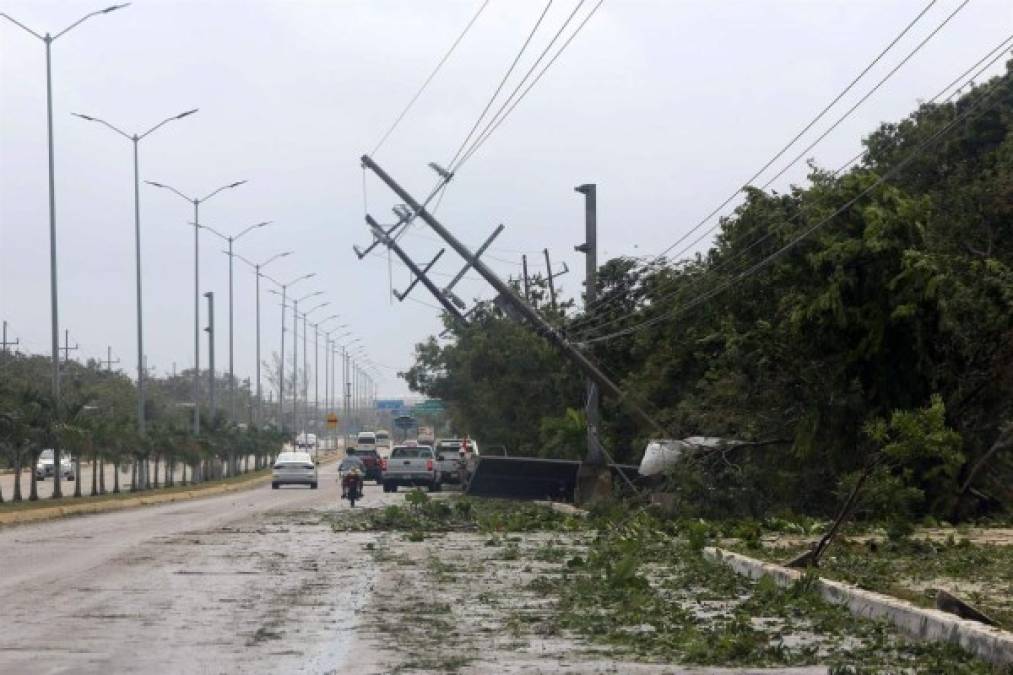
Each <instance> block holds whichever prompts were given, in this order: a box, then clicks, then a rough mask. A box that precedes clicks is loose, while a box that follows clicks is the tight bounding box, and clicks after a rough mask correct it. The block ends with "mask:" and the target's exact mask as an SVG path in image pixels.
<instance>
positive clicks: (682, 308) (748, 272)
mask: <svg viewBox="0 0 1013 675" xmlns="http://www.w3.org/2000/svg"><path fill="white" fill-rule="evenodd" d="M998 90H999V87H998V86H997V87H996V90H995V91H993V92H992V93H990V94H988V95H986V96H984V97H982V98H981V99H980V100H979V101H977V102H975V103H974V104H972V105H971V106H969V107H968V108H967V110H965V111H964V112H962V113H960V114H959V115H957V116H956V117H954V119H952V120H951V121H950V122H949V123H948V124H946V126H944V127H943V128H941V129H939V130H938V131H936V132H935V133H934V134H932V135H931V136H929V137H928V138H927V139H925V140H924V141H922V142H921V143H919V144H918V146H917V147H916V148H915V149H914V150H913V151H912V152H911V153H909V154H908V155H907V157H905V158H904V159H903V160H901V161H900V162H899V163H897V164H896V165H895V166H893V167H891V168H890V169H889V170H888V171H887V172H886V173H884V174H883V175H882V176H880V177H879V178H877V179H876V180H875V181H874V182H873V183H871V184H870V185H869V186H867V187H866V188H865V189H863V190H862V191H861V192H859V193H858V194H857V195H855V196H854V197H852V198H851V199H849V200H848V201H846V202H845V203H844V204H842V205H841V206H840V207H838V208H837V209H836V210H835V211H834V212H833V213H831V214H830V215H829V216H827V217H826V218H823V219H822V220H820V221H818V222H817V223H816V224H814V225H812V226H810V227H809V228H807V229H806V230H804V231H803V232H802V233H801V234H799V235H798V236H796V237H795V238H793V239H792V240H790V241H789V242H788V243H786V244H785V245H784V246H782V247H781V248H779V249H778V250H776V251H774V252H773V253H771V254H770V255H768V256H767V257H765V258H763V259H761V260H760V261H758V262H756V263H754V264H753V265H751V266H750V267H748V268H746V269H745V270H743V271H741V272H739V273H737V274H735V275H734V276H732V277H731V278H729V279H727V280H725V281H724V282H723V283H721V284H719V285H718V286H716V287H715V288H713V289H711V290H709V291H705V292H704V293H701V294H700V295H698V296H696V297H695V298H693V299H692V300H690V301H689V302H687V303H685V304H683V305H679V306H677V307H673V308H672V309H670V310H668V311H666V312H665V313H663V314H660V315H658V316H655V317H652V318H650V319H646V320H644V321H641V322H639V323H637V324H634V325H633V326H628V327H626V328H624V329H621V330H618V331H614V332H612V333H608V334H606V335H601V336H598V337H594V338H590V339H586V340H584V342H585V343H586V344H594V343H598V342H604V341H607V340H611V339H614V338H616V337H621V336H623V335H629V334H631V333H634V332H637V331H639V330H642V329H644V328H648V327H650V326H652V325H655V324H657V323H659V322H661V321H663V320H665V319H667V318H670V317H674V316H676V315H678V314H680V313H683V312H686V311H688V310H690V309H692V308H693V307H696V306H697V305H700V304H702V303H703V302H706V301H707V300H709V299H710V298H712V297H714V296H716V295H718V294H719V293H721V292H722V291H724V290H725V289H727V288H729V287H731V286H733V285H734V284H736V283H738V282H740V281H742V280H743V279H745V278H747V277H749V276H752V275H753V274H755V273H756V272H758V271H759V270H761V269H762V268H764V267H766V266H767V265H768V264H770V263H771V262H773V261H775V260H777V259H778V258H780V257H781V256H783V255H784V254H785V253H787V252H788V251H790V250H791V249H793V248H794V247H795V246H796V245H798V243H799V242H801V241H802V240H804V239H806V238H807V237H808V236H809V235H810V234H812V233H813V232H815V231H816V230H818V229H820V228H822V227H824V226H825V225H826V224H827V223H829V222H830V221H832V220H833V219H834V218H836V217H837V216H838V215H840V214H841V213H843V212H845V211H847V210H848V209H850V208H851V207H852V206H853V205H854V204H855V203H857V202H858V201H859V200H860V199H861V198H863V197H864V196H866V195H867V194H869V193H870V192H872V191H873V190H875V189H876V188H878V187H879V186H880V185H882V184H883V183H885V182H886V181H887V180H888V179H889V178H891V177H892V176H894V175H895V174H896V173H898V172H899V171H900V170H901V169H903V168H904V167H905V166H907V164H909V163H910V162H911V161H912V160H913V159H914V158H915V157H917V156H918V155H919V154H920V153H921V152H922V151H923V150H924V149H925V148H927V147H928V146H929V145H931V144H932V143H934V142H935V141H936V140H938V139H939V138H941V137H942V136H943V135H944V134H946V133H949V132H950V131H951V130H952V129H953V128H954V127H955V126H956V124H957V123H958V122H960V121H961V120H963V119H964V118H966V117H967V116H968V115H970V114H971V113H972V112H974V111H975V110H976V109H978V108H979V107H981V106H982V105H983V104H984V102H985V101H987V100H989V99H991V98H995V97H996V94H997V92H998Z"/></svg>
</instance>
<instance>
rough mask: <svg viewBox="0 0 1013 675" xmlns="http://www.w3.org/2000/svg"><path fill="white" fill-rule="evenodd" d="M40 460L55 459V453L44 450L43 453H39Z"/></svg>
mask: <svg viewBox="0 0 1013 675" xmlns="http://www.w3.org/2000/svg"><path fill="white" fill-rule="evenodd" d="M39 459H53V451H52V450H43V451H42V452H40V453H39Z"/></svg>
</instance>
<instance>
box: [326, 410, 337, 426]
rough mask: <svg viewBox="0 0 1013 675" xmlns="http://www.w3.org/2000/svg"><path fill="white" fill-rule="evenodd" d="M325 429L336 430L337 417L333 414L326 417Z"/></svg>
mask: <svg viewBox="0 0 1013 675" xmlns="http://www.w3.org/2000/svg"><path fill="white" fill-rule="evenodd" d="M327 428H328V429H337V428H338V416H337V415H335V414H334V413H330V414H329V415H327Z"/></svg>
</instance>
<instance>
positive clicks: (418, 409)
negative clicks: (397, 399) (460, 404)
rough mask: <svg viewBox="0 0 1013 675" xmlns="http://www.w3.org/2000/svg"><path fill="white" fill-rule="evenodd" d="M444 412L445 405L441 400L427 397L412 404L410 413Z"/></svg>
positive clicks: (429, 413)
mask: <svg viewBox="0 0 1013 675" xmlns="http://www.w3.org/2000/svg"><path fill="white" fill-rule="evenodd" d="M445 412H447V407H446V406H445V405H443V401H439V400H437V399H429V400H427V401H423V402H422V403H419V404H418V405H414V406H412V415H438V414H440V413H445Z"/></svg>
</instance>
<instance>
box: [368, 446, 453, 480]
mask: <svg viewBox="0 0 1013 675" xmlns="http://www.w3.org/2000/svg"><path fill="white" fill-rule="evenodd" d="M380 466H381V468H382V470H383V491H384V492H396V491H397V489H398V487H399V486H401V485H424V486H426V487H427V488H428V489H429V491H430V492H434V491H437V490H439V489H440V487H441V483H442V476H441V474H440V467H439V466H438V465H437V462H436V454H435V453H434V452H433V449H432V448H431V447H429V446H428V445H417V446H414V447H409V446H406V445H400V446H398V447H396V448H394V449H393V450H391V453H390V457H389V458H388V459H385V460H382V463H381V465H380Z"/></svg>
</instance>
